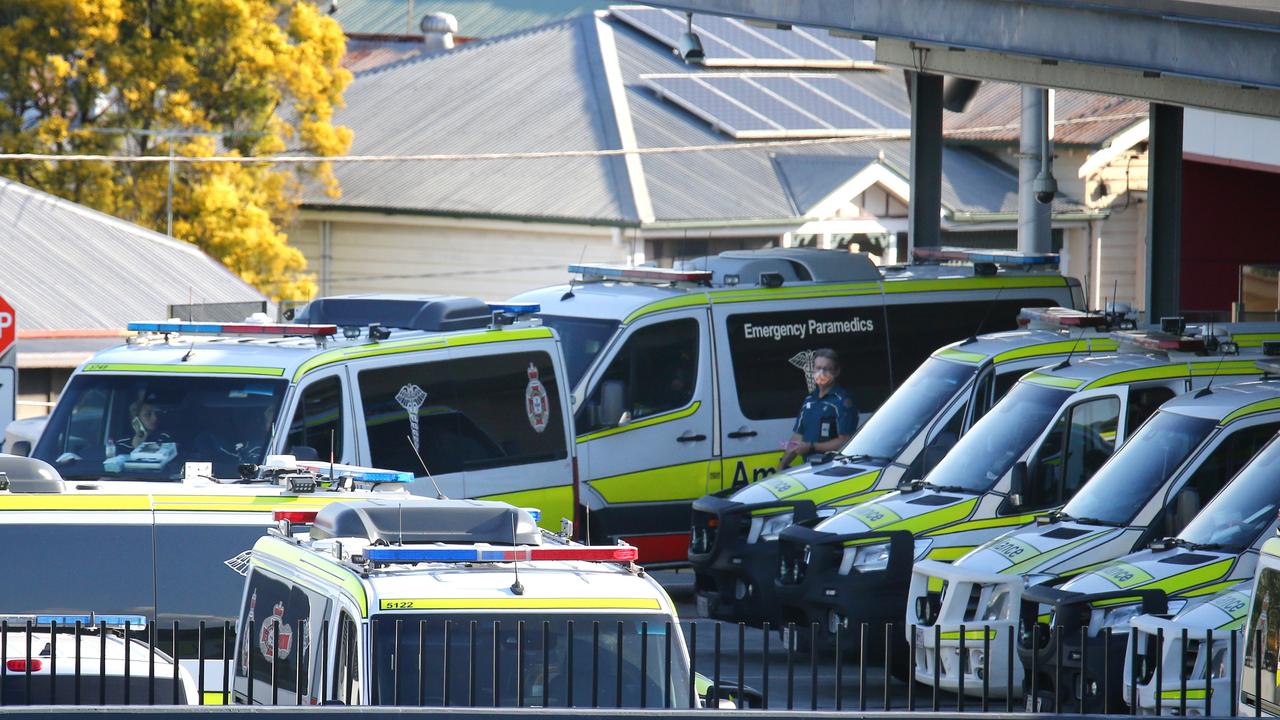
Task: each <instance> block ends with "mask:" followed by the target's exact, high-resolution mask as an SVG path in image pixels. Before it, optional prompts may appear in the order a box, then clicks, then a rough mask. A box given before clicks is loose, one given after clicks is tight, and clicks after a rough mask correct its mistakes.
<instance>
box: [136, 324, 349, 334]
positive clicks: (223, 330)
mask: <svg viewBox="0 0 1280 720" xmlns="http://www.w3.org/2000/svg"><path fill="white" fill-rule="evenodd" d="M127 327H128V330H129V331H130V332H139V333H143V332H151V333H183V334H185V335H310V336H317V337H322V336H329V335H336V334H337V333H338V326H337V325H302V324H297V323H207V322H182V321H177V320H174V321H166V322H131V323H129V324H128V326H127Z"/></svg>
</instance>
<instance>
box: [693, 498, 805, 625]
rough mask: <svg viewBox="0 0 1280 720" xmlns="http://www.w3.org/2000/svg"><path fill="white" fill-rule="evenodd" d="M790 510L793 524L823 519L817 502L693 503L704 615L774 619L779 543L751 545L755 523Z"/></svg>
mask: <svg viewBox="0 0 1280 720" xmlns="http://www.w3.org/2000/svg"><path fill="white" fill-rule="evenodd" d="M788 511H790V512H791V513H792V522H793V523H811V522H813V521H815V520H817V519H818V515H817V508H816V507H815V505H814V503H813V501H812V500H774V501H768V502H759V503H740V502H735V501H733V500H729V499H728V498H726V497H719V496H716V495H708V496H706V497H702V498H699V499H698V500H695V501H694V502H693V521H692V523H693V527H692V529H691V531H690V539H689V563H690V564H691V565H692V566H693V569H694V572H695V574H696V578H697V580H696V587H695V592H696V593H697V597H698V606H699V610H700V611H701V612H702V614H705V615H707V616H708V617H712V618H716V619H720V620H728V621H732V622H745V623H748V624H750V625H755V626H758V625H759V624H760V623H763V622H765V621H768V620H770V619H772V618H771V612H770V611H771V609H772V608H773V607H774V606H775V602H776V599H777V597H776V593H775V592H774V582H773V581H774V578H775V577H777V574H778V542H777V541H776V540H769V541H766V540H764V539H763V538H757V539H756V542H748V537H749V535H750V533H751V525H752V522H753V521H754V520H755V519H756V518H763V519H767V518H768V517H773V516H776V515H780V514H783V513H786V512H788Z"/></svg>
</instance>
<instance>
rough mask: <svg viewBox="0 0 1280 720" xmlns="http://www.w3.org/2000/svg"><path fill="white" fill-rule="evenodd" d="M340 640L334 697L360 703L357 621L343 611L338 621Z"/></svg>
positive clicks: (348, 703)
mask: <svg viewBox="0 0 1280 720" xmlns="http://www.w3.org/2000/svg"><path fill="white" fill-rule="evenodd" d="M337 639H338V642H337V646H336V650H335V651H334V660H335V664H334V670H333V690H332V691H331V692H332V693H333V699H336V700H341V701H342V702H343V703H346V704H347V705H358V704H359V703H360V644H359V642H358V634H357V630H356V624H355V621H353V620H352V619H351V616H350V615H348V614H347V613H345V612H344V613H342V616H341V618H340V619H339V621H338V638H337Z"/></svg>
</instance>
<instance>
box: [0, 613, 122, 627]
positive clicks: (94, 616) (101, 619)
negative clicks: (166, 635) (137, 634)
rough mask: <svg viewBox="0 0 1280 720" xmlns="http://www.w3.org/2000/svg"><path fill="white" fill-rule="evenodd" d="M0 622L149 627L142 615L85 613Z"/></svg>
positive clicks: (17, 617)
mask: <svg viewBox="0 0 1280 720" xmlns="http://www.w3.org/2000/svg"><path fill="white" fill-rule="evenodd" d="M0 622H6V623H8V624H9V626H10V627H12V626H14V625H26V623H28V622H29V623H31V624H32V625H33V626H40V625H52V624H53V623H57V624H59V625H64V626H68V627H69V626H73V625H75V624H76V623H77V622H78V623H80V625H81V626H82V627H89V626H93V627H97V626H99V625H102V624H103V623H106V625H107V627H110V628H122V627H124V626H125V624H126V623H128V625H129V626H130V627H135V628H145V627H146V626H147V618H146V617H144V616H142V615H109V614H98V613H84V614H73V615H0Z"/></svg>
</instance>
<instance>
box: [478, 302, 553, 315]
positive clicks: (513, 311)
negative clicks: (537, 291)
mask: <svg viewBox="0 0 1280 720" xmlns="http://www.w3.org/2000/svg"><path fill="white" fill-rule="evenodd" d="M488 305H489V311H490V312H496V313H499V312H500V313H506V314H508V315H517V316H518V315H533V314H534V313H540V312H542V306H541V305H539V304H538V303H488Z"/></svg>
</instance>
